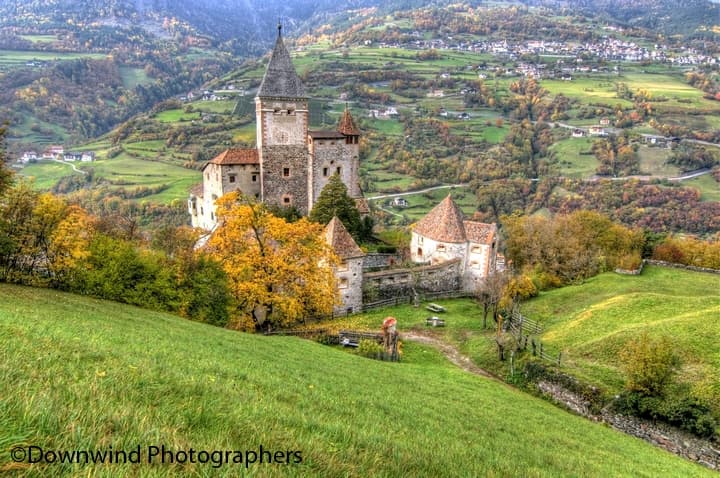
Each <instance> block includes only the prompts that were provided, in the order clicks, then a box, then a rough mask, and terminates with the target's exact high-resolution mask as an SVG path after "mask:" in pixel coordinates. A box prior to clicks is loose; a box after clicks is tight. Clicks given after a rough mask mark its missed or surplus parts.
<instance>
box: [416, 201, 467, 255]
mask: <svg viewBox="0 0 720 478" xmlns="http://www.w3.org/2000/svg"><path fill="white" fill-rule="evenodd" d="M413 232H416V233H418V234H420V235H421V236H424V237H427V238H429V239H432V240H434V241H438V242H451V243H461V242H465V240H466V238H465V225H464V224H463V214H462V211H460V208H459V207H458V206H457V204H455V201H453V200H452V197H451V196H450V195H449V194H448V195H447V197H446V198H445V199H443V200H442V202H441V203H440V204H438V205H437V206H435V207H434V208H433V209H432V210H431V211H430V212H429V213H427V215H426V216H425V217H424V218H422V219H420V221H418V223H417V224H416V225H415V229H414V230H413Z"/></svg>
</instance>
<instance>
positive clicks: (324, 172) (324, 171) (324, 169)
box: [323, 168, 328, 177]
mask: <svg viewBox="0 0 720 478" xmlns="http://www.w3.org/2000/svg"><path fill="white" fill-rule="evenodd" d="M327 169H328V168H323V176H324V177H327Z"/></svg>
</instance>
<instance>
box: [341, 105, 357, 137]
mask: <svg viewBox="0 0 720 478" xmlns="http://www.w3.org/2000/svg"><path fill="white" fill-rule="evenodd" d="M338 131H339V132H340V133H342V134H344V135H346V136H353V135H359V134H360V130H359V129H358V127H357V126H356V125H355V120H353V117H352V115H351V114H350V108H348V105H347V103H345V111H343V114H342V116H341V117H340V123H338Z"/></svg>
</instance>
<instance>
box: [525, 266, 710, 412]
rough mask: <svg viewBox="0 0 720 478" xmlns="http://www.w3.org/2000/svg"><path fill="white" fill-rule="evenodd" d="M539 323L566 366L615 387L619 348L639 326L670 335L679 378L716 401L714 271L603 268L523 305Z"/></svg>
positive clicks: (618, 383) (653, 333)
mask: <svg viewBox="0 0 720 478" xmlns="http://www.w3.org/2000/svg"><path fill="white" fill-rule="evenodd" d="M522 310H523V313H524V314H525V315H527V316H528V317H530V318H532V319H535V320H538V321H540V322H541V323H542V324H543V326H544V327H545V330H544V332H543V334H542V336H541V339H542V340H543V342H545V343H546V344H548V345H549V346H551V347H553V349H554V350H562V353H563V362H564V363H565V364H566V366H565V367H563V368H564V369H565V368H566V369H567V371H568V372H569V373H571V374H574V375H577V376H580V377H583V378H585V379H587V380H589V381H590V382H592V383H596V384H599V385H602V386H604V387H605V388H607V389H609V390H611V391H617V390H619V388H620V387H621V386H622V382H623V379H622V375H621V371H620V370H619V362H618V352H619V351H620V350H622V348H623V346H624V344H625V343H626V342H627V341H628V340H629V339H630V338H632V337H635V336H637V335H638V334H640V333H641V332H647V333H648V334H649V335H651V336H667V337H669V338H671V340H672V343H673V345H674V347H675V350H676V352H677V353H678V354H680V355H681V357H682V359H683V362H684V364H685V365H684V367H683V368H682V371H681V374H680V378H681V379H682V380H685V381H687V382H691V383H693V387H694V389H695V391H696V392H697V393H699V394H701V395H705V396H707V397H708V398H711V399H712V400H713V402H714V403H716V404H717V403H720V383H718V382H717V380H715V379H714V378H713V377H715V378H716V377H718V376H720V345H719V344H720V275H716V274H707V273H697V272H687V271H682V270H677V269H670V268H664V267H646V268H645V270H644V271H643V273H642V275H640V276H621V275H618V274H615V273H605V274H601V275H599V276H597V277H594V278H592V279H589V280H588V281H586V282H585V283H584V284H581V285H577V286H568V287H563V288H561V289H557V290H553V291H549V292H544V293H541V294H540V297H538V298H536V299H533V300H530V301H529V302H527V303H525V304H523V307H522Z"/></svg>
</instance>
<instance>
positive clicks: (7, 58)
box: [0, 50, 107, 66]
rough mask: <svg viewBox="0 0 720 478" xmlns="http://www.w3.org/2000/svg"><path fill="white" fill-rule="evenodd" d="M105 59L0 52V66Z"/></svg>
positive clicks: (86, 55) (92, 55)
mask: <svg viewBox="0 0 720 478" xmlns="http://www.w3.org/2000/svg"><path fill="white" fill-rule="evenodd" d="M106 57H107V55H104V54H102V53H65V52H46V51H17V50H0V66H18V65H24V64H25V63H27V62H29V61H63V60H76V59H78V58H92V59H102V58H106Z"/></svg>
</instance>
